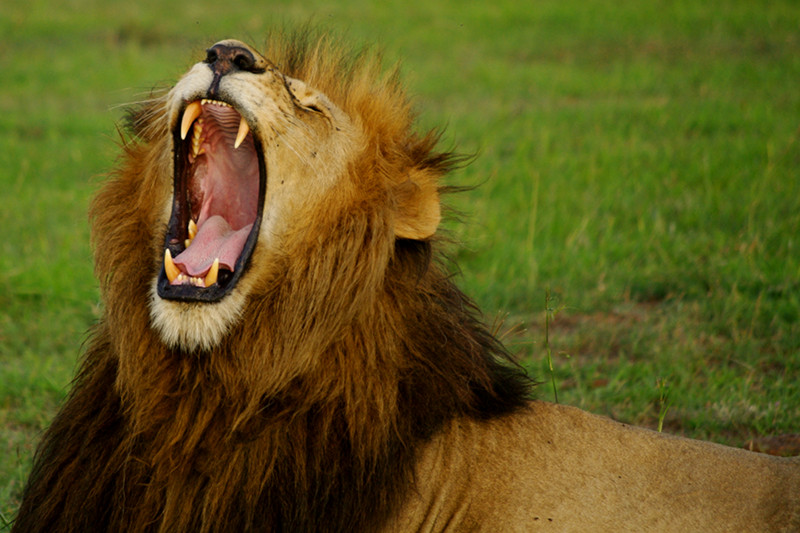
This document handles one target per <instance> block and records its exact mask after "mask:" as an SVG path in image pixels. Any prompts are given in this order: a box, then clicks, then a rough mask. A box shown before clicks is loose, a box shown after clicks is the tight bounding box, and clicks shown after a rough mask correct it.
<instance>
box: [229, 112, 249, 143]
mask: <svg viewBox="0 0 800 533" xmlns="http://www.w3.org/2000/svg"><path fill="white" fill-rule="evenodd" d="M249 132H250V126H248V125H247V121H246V120H245V119H244V117H242V118H241V120H240V121H239V131H238V132H237V133H236V142H234V143H233V148H234V149H236V148H239V145H240V144H242V141H244V138H245V137H247V134H248V133H249Z"/></svg>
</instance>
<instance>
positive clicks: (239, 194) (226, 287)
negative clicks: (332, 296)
mask: <svg viewBox="0 0 800 533" xmlns="http://www.w3.org/2000/svg"><path fill="white" fill-rule="evenodd" d="M311 53H313V51H312V52H311ZM308 59H310V60H309V61H307V64H305V65H295V68H297V67H298V66H300V68H299V69H297V70H299V72H297V73H296V74H295V75H297V76H302V78H303V80H301V79H298V78H296V77H292V76H291V75H290V74H289V73H287V72H286V71H287V70H288V71H291V70H292V66H291V65H284V66H281V65H276V64H275V63H273V62H271V61H270V60H268V59H266V58H265V57H264V56H262V55H261V54H260V53H259V52H257V51H256V50H254V49H253V48H251V47H250V46H248V45H246V44H244V43H242V42H239V41H234V40H226V41H221V42H219V43H217V44H215V45H213V46H212V47H211V48H209V49H208V51H207V56H206V58H205V60H203V61H201V62H199V63H197V64H196V65H195V66H194V67H192V68H191V69H190V70H189V72H188V73H187V74H186V75H184V76H183V78H182V79H181V80H180V81H179V82H178V83H177V84H176V85H175V87H174V88H173V89H172V90H171V91H169V93H168V94H167V95H166V96H165V97H164V98H163V99H161V100H159V101H158V102H157V107H150V108H148V109H147V112H146V113H145V115H147V122H148V124H147V130H146V131H142V132H141V133H142V134H143V135H144V136H147V137H151V138H153V139H155V140H156V141H157V143H156V144H157V148H156V150H157V151H158V152H160V153H156V154H153V157H156V158H158V159H159V160H160V163H159V174H160V175H159V176H155V178H156V179H158V180H159V181H160V183H159V185H160V186H159V187H158V190H159V191H160V192H166V191H168V190H169V188H170V186H171V189H172V190H171V194H167V195H163V194H162V195H161V196H163V197H162V198H157V199H155V200H156V203H157V204H158V207H159V209H160V214H159V217H158V220H157V221H156V222H155V227H156V228H158V229H159V230H161V231H163V233H164V237H163V247H162V250H160V251H159V257H160V258H161V259H163V261H162V266H161V268H159V269H158V273H157V275H153V279H152V280H151V282H150V285H151V287H152V288H151V296H150V303H149V308H150V317H151V319H152V323H153V325H154V327H155V328H156V329H157V330H158V332H159V334H160V336H161V338H162V339H163V341H164V342H165V343H166V344H168V345H169V346H171V347H179V348H183V349H186V350H195V349H201V350H209V349H211V348H214V347H215V346H217V345H218V344H219V343H220V341H221V339H222V338H223V337H224V336H225V335H227V334H229V333H230V332H231V331H232V326H233V325H235V324H236V322H237V321H238V320H240V317H241V316H242V313H243V309H244V307H245V306H246V305H247V302H248V300H249V299H251V298H254V297H257V296H258V290H259V289H261V290H263V289H264V288H265V285H268V284H269V282H270V280H279V279H280V277H281V273H280V269H281V268H283V267H285V266H286V262H285V261H284V260H283V259H282V258H284V257H285V256H286V255H287V254H289V255H291V254H296V253H298V246H308V245H309V243H312V242H313V241H314V240H317V239H321V240H325V239H329V238H330V236H329V235H328V233H330V232H331V230H334V229H335V228H336V224H337V222H336V221H337V219H338V220H340V219H341V217H342V216H343V214H346V213H347V212H348V211H353V210H363V209H364V206H365V205H366V203H367V202H369V205H370V209H374V210H375V211H376V213H375V216H379V217H381V218H382V219H384V220H383V221H382V222H383V223H384V224H385V227H384V228H382V230H383V231H384V233H385V234H384V235H381V236H380V237H381V238H382V239H383V242H380V243H376V244H379V245H382V246H387V245H388V244H391V241H392V240H393V239H390V237H393V238H400V239H416V240H424V239H428V238H429V237H431V236H432V235H433V234H434V232H435V230H436V228H437V225H438V223H439V219H440V208H439V199H438V192H437V183H436V180H437V178H438V177H439V174H441V172H442V170H443V169H442V168H441V166H438V167H437V165H435V164H434V165H431V162H432V161H434V160H435V161H439V162H441V160H442V158H441V157H439V158H436V157H434V158H433V159H431V158H430V157H428V158H427V159H428V160H426V157H425V156H426V155H428V154H425V151H426V150H425V148H426V147H427V145H429V144H430V140H429V139H417V138H415V137H414V136H413V134H411V133H410V132H409V131H408V127H409V123H410V120H409V116H408V114H409V111H408V108H407V105H406V104H405V102H403V101H402V100H400V101H399V102H398V100H397V94H394V93H397V91H398V89H397V87H396V86H393V84H392V82H391V80H385V81H384V84H383V86H379V87H377V90H375V89H376V88H375V87H374V86H373V87H370V91H369V92H366V91H365V87H364V86H363V85H364V82H365V81H366V80H364V79H357V76H358V74H359V73H358V72H354V71H351V72H350V73H348V72H347V71H346V69H347V66H346V65H345V64H343V62H339V63H337V62H333V63H331V62H330V59H328V63H327V64H326V63H325V61H315V60H314V58H308ZM317 59H320V60H321V59H322V58H317ZM351 68H352V66H351ZM335 69H340V71H339V72H337V73H335V78H336V81H335V83H334V80H333V79H332V78H334V73H333V72H331V71H332V70H335ZM362 69H363V67H362ZM364 70H366V71H370V74H371V75H374V74H375V72H374V66H370V67H368V68H366V69H364ZM293 74H294V73H293ZM348 75H349V76H352V78H351V79H349V80H348V79H347V78H348ZM361 75H362V76H363V75H364V71H363V70H362V72H361ZM370 77H372V76H370ZM342 81H344V83H342ZM373 81H374V80H370V85H372V83H373ZM328 90H330V91H333V92H334V94H335V96H336V97H337V98H336V101H338V102H341V103H340V104H339V105H337V104H335V103H334V99H333V98H330V97H329V96H328V95H327V94H326V91H328ZM390 101H391V102H390ZM387 104H388V105H387ZM398 104H399V105H398ZM138 120H140V121H142V120H143V118H142V117H139V119H138ZM165 131H168V132H169V134H168V135H164V132H165ZM158 136H162V137H163V138H162V139H157V137H158ZM378 143H379V144H378ZM421 156H422V157H421ZM435 161H434V162H435ZM378 211H379V212H378ZM163 228H166V230H165V231H164V230H163ZM340 229H342V230H344V231H347V228H340ZM390 234H391V235H390ZM386 251H387V252H388V250H386ZM341 266H342V268H344V267H345V265H341Z"/></svg>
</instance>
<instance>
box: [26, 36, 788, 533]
mask: <svg viewBox="0 0 800 533" xmlns="http://www.w3.org/2000/svg"><path fill="white" fill-rule="evenodd" d="M128 121H129V123H130V131H131V133H130V135H128V136H127V137H125V141H124V142H123V153H122V155H121V157H120V161H119V164H118V167H117V170H116V171H115V172H114V173H113V174H112V175H111V176H110V177H109V179H108V180H107V181H106V183H105V184H104V186H103V188H102V189H101V190H100V191H99V192H98V194H97V196H96V198H95V199H94V201H93V203H92V206H91V212H90V214H91V221H92V238H93V245H94V250H95V272H96V275H97V277H98V279H99V282H100V285H101V294H102V302H103V311H102V318H101V320H100V321H99V323H98V324H97V325H96V326H95V327H94V328H93V330H92V332H91V334H90V339H89V341H88V344H87V348H86V351H85V354H84V357H83V360H82V363H81V367H80V370H79V372H78V375H77V377H76V379H75V382H74V384H73V388H72V391H71V393H70V395H69V397H68V399H67V400H66V402H65V404H64V405H63V407H62V408H61V410H60V412H59V414H58V415H57V416H56V417H55V419H54V421H53V422H52V425H51V426H50V427H49V429H48V430H47V432H46V433H45V435H44V436H43V439H42V442H41V444H40V446H39V448H38V451H37V454H36V457H35V460H34V466H33V469H32V472H31V474H30V478H29V480H28V482H27V485H26V488H25V489H24V494H23V501H22V504H21V507H20V509H19V512H18V515H17V517H16V521H15V524H14V531H18V532H37V531H42V532H44V531H47V532H62V531H68V532H77V531H81V532H83V531H98V530H99V531H142V532H156V531H158V532H176V531H193V532H211V531H215V532H216V531H237V532H238V531H274V532H344V531H385V532H406V531H492V532H496V531H538V530H546V531H638V532H640V531H704V532H710V531H798V530H800V464H799V463H798V462H797V461H796V460H792V459H786V458H776V457H770V456H766V455H761V454H756V453H753V452H749V451H745V450H738V449H733V448H728V447H724V446H721V445H716V444H711V443H706V442H700V441H693V440H688V439H684V438H679V437H673V436H666V435H662V434H659V433H656V432H652V431H649V430H645V429H638V428H633V427H630V426H627V425H624V424H621V423H618V422H615V421H612V420H610V419H607V418H603V417H599V416H596V415H593V414H590V413H587V412H584V411H580V410H578V409H575V408H571V407H566V406H561V405H556V404H551V403H546V402H543V401H537V400H535V399H534V395H533V383H532V380H531V379H530V378H529V377H528V376H527V375H526V373H525V371H524V370H522V369H521V368H520V367H519V366H518V365H516V364H515V363H514V362H513V359H512V358H511V356H510V355H509V354H508V352H507V351H506V349H505V348H504V347H503V346H502V345H501V343H500V342H499V341H498V340H497V339H496V338H495V337H494V336H493V334H492V333H491V332H490V331H489V329H488V328H487V327H486V325H485V324H484V321H483V319H482V318H481V315H480V313H479V311H478V309H477V308H476V307H475V305H474V304H473V303H472V301H471V300H470V299H469V298H467V297H466V296H465V295H464V294H463V293H462V292H461V291H460V290H459V289H458V288H457V287H456V286H455V284H454V282H453V281H452V279H451V275H450V274H449V273H448V271H447V270H448V269H447V268H446V266H445V264H444V263H443V261H442V260H441V259H440V254H439V247H440V243H441V239H440V238H439V237H438V235H439V233H440V231H439V225H440V221H441V217H442V208H441V203H440V195H441V194H443V193H444V192H446V188H445V187H444V186H443V185H442V177H443V176H444V175H445V174H447V172H448V171H450V170H451V169H452V168H453V167H454V166H455V165H458V164H460V163H461V162H462V161H461V160H460V159H459V157H458V156H456V155H454V154H453V153H451V152H447V151H440V150H438V149H437V144H438V143H439V134H438V133H437V132H436V131H433V132H429V133H426V134H420V133H416V132H415V131H414V129H413V128H414V114H413V112H412V109H411V105H410V104H409V99H408V98H407V96H406V94H405V92H404V89H403V87H402V84H401V83H400V81H399V77H398V75H397V70H396V69H395V70H390V71H389V72H388V73H385V71H384V70H383V69H382V67H381V66H380V61H379V60H378V59H376V58H375V57H374V56H373V55H370V54H368V53H359V54H355V55H353V54H348V53H347V52H345V51H342V50H341V48H340V47H339V46H338V45H336V44H334V41H333V39H330V38H326V37H325V36H320V35H315V34H313V33H308V34H304V36H302V35H301V36H294V37H292V36H288V35H284V34H280V33H277V34H275V36H273V37H271V38H270V39H269V42H268V44H267V46H266V50H265V52H264V53H263V54H262V53H260V52H259V51H257V50H256V49H255V48H253V47H251V46H249V45H247V44H245V43H243V42H240V41H236V40H224V41H220V42H218V43H216V44H214V45H213V46H211V47H210V48H209V49H208V50H207V53H206V57H205V59H204V60H202V61H200V62H198V63H197V64H195V65H194V66H193V67H191V69H190V70H189V71H188V72H187V73H186V74H185V75H184V76H183V77H182V78H180V80H179V81H178V82H177V83H176V84H175V85H174V87H172V88H171V89H170V90H168V91H167V92H165V93H163V94H161V95H157V96H155V97H154V98H153V99H151V100H149V101H147V102H144V103H142V104H141V105H139V106H137V107H136V108H134V109H133V110H132V111H131V113H130V116H129V119H128Z"/></svg>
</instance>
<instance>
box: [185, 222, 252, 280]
mask: <svg viewBox="0 0 800 533" xmlns="http://www.w3.org/2000/svg"><path fill="white" fill-rule="evenodd" d="M252 227H253V225H252V224H249V225H247V226H245V227H243V228H240V229H238V230H233V229H232V228H231V226H230V224H228V222H227V221H226V220H225V219H224V218H222V217H221V216H219V215H214V216H212V217H209V218H208V219H207V220H206V221H205V222H204V223H203V224H202V225H201V226H200V227H199V228H198V230H197V235H195V237H194V239H193V240H192V244H191V246H189V247H188V248H186V250H184V251H183V252H181V253H180V254H178V256H177V257H175V259H174V262H175V264H176V265H178V267H179V268H180V269H181V270H182V271H184V272H186V273H187V274H189V275H190V276H205V275H206V273H207V272H208V269H210V268H211V265H212V264H213V263H214V259H215V258H219V266H220V268H227V269H228V270H230V271H233V268H234V266H235V265H236V260H237V259H238V258H239V255H241V253H242V249H243V248H244V244H245V241H247V236H248V235H249V234H250V230H251V229H252Z"/></svg>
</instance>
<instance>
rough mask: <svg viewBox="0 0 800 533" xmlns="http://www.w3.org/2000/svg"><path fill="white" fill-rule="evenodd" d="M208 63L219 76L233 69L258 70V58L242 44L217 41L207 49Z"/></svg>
mask: <svg viewBox="0 0 800 533" xmlns="http://www.w3.org/2000/svg"><path fill="white" fill-rule="evenodd" d="M206 54H207V55H206V63H208V65H209V66H210V67H211V70H213V71H214V74H215V75H217V76H220V77H222V76H224V75H225V74H228V73H229V72H231V71H233V70H245V71H247V72H253V71H255V70H256V58H255V56H253V53H252V52H251V51H250V50H248V49H247V48H243V47H241V46H229V45H227V44H223V43H217V44H215V45H214V46H212V47H211V48H209V49H208V50H206Z"/></svg>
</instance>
